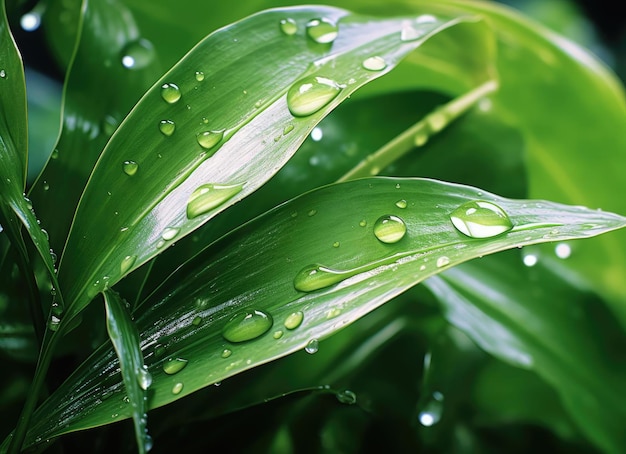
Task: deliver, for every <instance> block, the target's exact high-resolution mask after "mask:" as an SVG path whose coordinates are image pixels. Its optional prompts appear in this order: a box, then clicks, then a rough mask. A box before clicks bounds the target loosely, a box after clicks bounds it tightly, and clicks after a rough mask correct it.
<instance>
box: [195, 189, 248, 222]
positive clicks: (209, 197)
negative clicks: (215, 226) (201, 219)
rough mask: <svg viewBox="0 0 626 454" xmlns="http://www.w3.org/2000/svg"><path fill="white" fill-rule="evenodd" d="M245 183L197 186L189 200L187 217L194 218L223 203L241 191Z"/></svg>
mask: <svg viewBox="0 0 626 454" xmlns="http://www.w3.org/2000/svg"><path fill="white" fill-rule="evenodd" d="M242 187H243V184H204V185H202V186H200V187H198V188H196V189H195V190H194V191H193V193H192V194H191V196H190V197H189V201H188V202H187V218H188V219H193V218H195V217H198V216H200V215H202V214H205V213H207V212H209V211H211V210H212V209H213V208H217V207H218V206H220V205H222V204H223V203H224V202H226V201H227V200H228V199H230V198H232V197H233V196H234V195H235V194H237V193H239V192H240V191H241V188H242Z"/></svg>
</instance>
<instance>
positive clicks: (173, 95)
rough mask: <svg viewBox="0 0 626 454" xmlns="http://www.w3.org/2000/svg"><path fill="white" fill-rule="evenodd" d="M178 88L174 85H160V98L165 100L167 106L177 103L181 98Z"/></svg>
mask: <svg viewBox="0 0 626 454" xmlns="http://www.w3.org/2000/svg"><path fill="white" fill-rule="evenodd" d="M181 96H182V95H181V92H180V88H178V85H176V84H170V83H167V84H163V85H161V97H162V98H163V99H164V100H165V102H167V103H169V104H174V103H175V102H178V100H179V99H180V98H181Z"/></svg>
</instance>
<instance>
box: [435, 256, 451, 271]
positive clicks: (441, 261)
mask: <svg viewBox="0 0 626 454" xmlns="http://www.w3.org/2000/svg"><path fill="white" fill-rule="evenodd" d="M449 264H450V259H449V258H448V257H446V256H445V255H442V256H441V257H439V258H438V259H437V268H442V267H444V266H446V265H449Z"/></svg>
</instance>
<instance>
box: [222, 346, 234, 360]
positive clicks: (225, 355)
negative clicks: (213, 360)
mask: <svg viewBox="0 0 626 454" xmlns="http://www.w3.org/2000/svg"><path fill="white" fill-rule="evenodd" d="M232 354H233V351H232V350H230V349H228V348H225V349H224V350H222V354H221V355H220V356H221V357H222V358H228V357H229V356H230V355H232Z"/></svg>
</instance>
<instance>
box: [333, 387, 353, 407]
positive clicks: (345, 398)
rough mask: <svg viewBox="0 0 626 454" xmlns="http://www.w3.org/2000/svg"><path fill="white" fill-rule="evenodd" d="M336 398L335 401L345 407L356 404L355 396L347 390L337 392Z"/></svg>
mask: <svg viewBox="0 0 626 454" xmlns="http://www.w3.org/2000/svg"><path fill="white" fill-rule="evenodd" d="M336 396H337V400H338V401H339V402H341V403H342V404H346V405H354V404H356V394H355V393H354V392H353V391H350V390H349V389H344V390H342V391H339V392H338V393H337V394H336Z"/></svg>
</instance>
